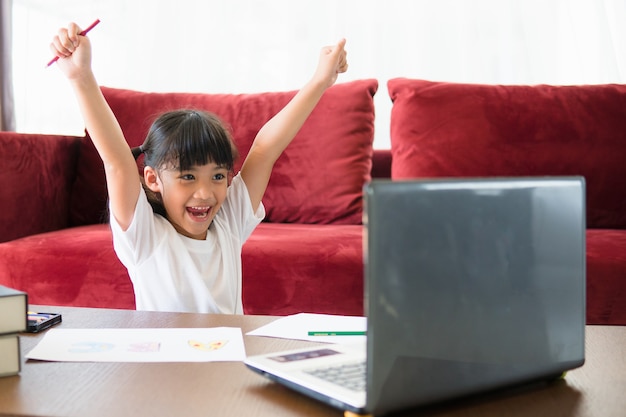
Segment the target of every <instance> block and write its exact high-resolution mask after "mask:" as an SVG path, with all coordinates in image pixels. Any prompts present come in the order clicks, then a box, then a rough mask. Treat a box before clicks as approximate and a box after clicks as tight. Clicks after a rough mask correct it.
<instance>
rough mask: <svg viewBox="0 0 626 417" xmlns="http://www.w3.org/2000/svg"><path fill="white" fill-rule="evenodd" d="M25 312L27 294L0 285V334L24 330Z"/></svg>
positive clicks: (25, 326)
mask: <svg viewBox="0 0 626 417" xmlns="http://www.w3.org/2000/svg"><path fill="white" fill-rule="evenodd" d="M27 313H28V295H27V294H26V293H25V292H23V291H18V290H15V289H13V288H9V287H5V286H3V285H0V335H3V334H12V333H20V332H25V331H26V329H27V327H28V319H27Z"/></svg>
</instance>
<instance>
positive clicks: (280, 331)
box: [246, 313, 367, 344]
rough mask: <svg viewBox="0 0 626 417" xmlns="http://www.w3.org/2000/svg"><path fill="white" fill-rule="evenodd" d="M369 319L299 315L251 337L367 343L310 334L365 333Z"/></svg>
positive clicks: (270, 325)
mask: <svg viewBox="0 0 626 417" xmlns="http://www.w3.org/2000/svg"><path fill="white" fill-rule="evenodd" d="M366 330H367V318H365V317H360V316H337V315H330V314H312V313H299V314H293V315H291V316H285V317H282V318H280V319H278V320H275V321H273V322H271V323H270V324H267V325H265V326H262V327H259V328H258V329H256V330H253V331H251V332H248V333H246V334H247V335H249V336H268V337H279V338H282V339H297V340H308V341H312V342H323V343H336V344H361V343H363V344H364V343H365V340H366V336H309V334H308V333H309V332H310V331H311V332H346V331H347V332H365V331H366Z"/></svg>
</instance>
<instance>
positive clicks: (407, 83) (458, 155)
mask: <svg viewBox="0 0 626 417" xmlns="http://www.w3.org/2000/svg"><path fill="white" fill-rule="evenodd" d="M387 87H388V91H389V95H390V97H391V99H392V101H393V107H392V111H391V129H390V134H391V153H392V173H391V175H392V178H393V179H405V178H420V177H483V176H548V175H581V176H583V177H584V178H585V181H586V192H587V226H588V227H590V228H622V229H623V228H626V85H615V84H610V85H581V86H550V85H535V86H522V85H508V86H504V85H479V84H460V83H445V82H432V81H425V80H415V79H407V78H396V79H392V80H389V81H388V83H387ZM563 211H564V213H565V212H566V211H567V207H563Z"/></svg>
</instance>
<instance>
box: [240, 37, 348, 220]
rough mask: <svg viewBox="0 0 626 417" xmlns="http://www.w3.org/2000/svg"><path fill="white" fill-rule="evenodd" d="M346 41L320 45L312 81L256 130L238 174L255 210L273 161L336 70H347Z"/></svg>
mask: <svg viewBox="0 0 626 417" xmlns="http://www.w3.org/2000/svg"><path fill="white" fill-rule="evenodd" d="M345 44H346V41H345V39H342V40H341V41H339V43H337V45H334V46H327V47H324V48H322V51H321V52H320V58H319V63H318V66H317V69H316V71H315V73H314V75H313V77H312V78H311V80H310V81H309V82H308V83H307V84H305V85H304V87H302V89H301V90H300V91H298V93H297V94H296V95H295V96H294V98H293V99H291V101H290V102H289V103H288V104H287V105H286V106H285V107H284V108H283V109H282V110H281V111H280V112H278V113H277V114H276V115H275V116H274V117H273V118H272V119H270V120H269V121H268V122H267V123H266V124H265V125H264V126H263V127H262V128H261V130H259V133H258V134H257V136H256V138H255V139H254V142H253V144H252V147H251V148H250V152H249V153H248V156H247V157H246V160H245V161H244V163H243V166H242V167H241V177H242V178H243V180H244V182H245V183H246V186H247V188H248V193H249V194H250V200H251V201H252V208H253V209H254V210H255V211H256V209H257V208H258V207H259V204H260V203H261V200H262V198H263V194H264V193H265V189H266V188H267V184H268V182H269V179H270V175H271V173H272V168H273V167H274V163H275V162H276V160H277V159H278V157H279V156H280V155H281V153H282V152H283V151H284V150H285V148H286V147H287V146H288V145H289V143H291V141H292V140H293V138H294V136H295V135H296V133H298V131H299V130H300V128H301V127H302V125H303V124H304V122H305V121H306V119H307V118H308V117H309V115H310V114H311V112H312V111H313V109H314V108H315V106H316V105H317V103H318V102H319V100H320V98H321V97H322V95H323V94H324V91H326V89H327V88H328V87H330V86H331V85H333V84H334V83H335V81H336V80H337V76H338V74H339V73H342V72H345V71H346V70H347V68H348V63H347V60H346V52H345V50H344V46H345Z"/></svg>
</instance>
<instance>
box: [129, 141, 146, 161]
mask: <svg viewBox="0 0 626 417" xmlns="http://www.w3.org/2000/svg"><path fill="white" fill-rule="evenodd" d="M130 151H131V152H132V153H133V158H135V161H136V160H137V159H139V157H140V156H141V154H142V153H143V152H144V150H143V145H141V146H137V147H136V148H132V149H131V150H130Z"/></svg>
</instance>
